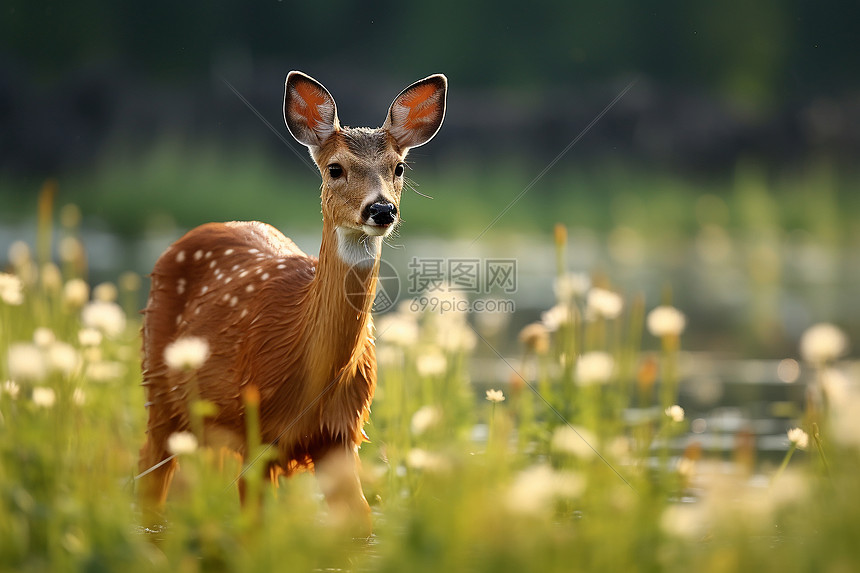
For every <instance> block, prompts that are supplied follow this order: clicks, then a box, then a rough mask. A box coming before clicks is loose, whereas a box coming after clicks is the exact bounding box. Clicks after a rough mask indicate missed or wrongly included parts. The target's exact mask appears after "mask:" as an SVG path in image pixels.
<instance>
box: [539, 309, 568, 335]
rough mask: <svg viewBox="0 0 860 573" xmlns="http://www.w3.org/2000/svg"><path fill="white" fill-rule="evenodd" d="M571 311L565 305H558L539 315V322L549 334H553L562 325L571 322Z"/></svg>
mask: <svg viewBox="0 0 860 573" xmlns="http://www.w3.org/2000/svg"><path fill="white" fill-rule="evenodd" d="M572 313H573V311H572V309H571V308H570V307H569V306H568V305H567V304H562V303H559V304H557V305H555V306H553V307H552V308H550V309H549V310H547V311H544V312H542V313H541V314H540V321H541V323H542V324H543V325H544V326H545V327H546V329H547V330H548V331H550V332H555V331H556V330H558V329H559V328H561V326H562V325H564V324H570V323H571V321H572V320H573V316H572Z"/></svg>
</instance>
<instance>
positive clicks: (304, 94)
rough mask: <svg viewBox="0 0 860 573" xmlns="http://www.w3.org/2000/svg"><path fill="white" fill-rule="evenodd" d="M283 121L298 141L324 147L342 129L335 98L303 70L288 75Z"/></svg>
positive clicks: (310, 145) (311, 145) (309, 145)
mask: <svg viewBox="0 0 860 573" xmlns="http://www.w3.org/2000/svg"><path fill="white" fill-rule="evenodd" d="M284 121H285V122H286V124H287V128H288V129H289V130H290V133H291V134H292V135H293V137H295V138H296V141H298V142H299V143H302V144H304V145H306V146H308V147H321V146H322V145H323V144H324V143H325V142H326V140H328V138H329V137H331V134H332V133H334V132H335V131H337V130H338V129H339V128H340V125H339V123H338V120H337V107H336V106H335V104H334V98H333V97H331V94H330V93H328V90H327V89H325V87H323V85H322V84H321V83H319V82H318V81H316V80H315V79H313V78H312V77H310V76H308V75H306V74H303V73H302V72H290V73H289V74H287V81H286V86H285V88H284Z"/></svg>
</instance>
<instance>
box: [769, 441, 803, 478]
mask: <svg viewBox="0 0 860 573" xmlns="http://www.w3.org/2000/svg"><path fill="white" fill-rule="evenodd" d="M796 449H797V444H795V443H794V442H792V443H791V447H790V448H789V449H788V451H787V452H786V453H785V457H784V458H782V463H781V464H780V465H779V469H778V470H776V473H775V474H773V478H771V480H770V485H771V486H773V484H774V483H775V482H776V480H777V479H779V476H781V475H782V472H784V471H785V468H787V467H788V461H789V460H790V459H791V456H793V455H794V451H795V450H796Z"/></svg>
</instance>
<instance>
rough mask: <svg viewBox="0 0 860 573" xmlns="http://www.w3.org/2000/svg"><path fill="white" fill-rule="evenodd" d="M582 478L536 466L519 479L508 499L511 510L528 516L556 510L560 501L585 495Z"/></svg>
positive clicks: (518, 476) (548, 467) (523, 472)
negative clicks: (556, 502) (555, 507)
mask: <svg viewBox="0 0 860 573" xmlns="http://www.w3.org/2000/svg"><path fill="white" fill-rule="evenodd" d="M585 485H586V482H585V479H584V478H583V477H582V475H580V474H578V473H574V472H570V471H556V470H553V469H552V468H551V467H550V466H549V465H546V464H541V465H537V466H532V467H530V468H528V469H526V470H523V471H522V472H520V473H519V475H517V477H516V478H515V479H514V483H513V484H511V486H510V488H509V490H508V494H507V496H506V498H505V505H506V506H507V508H508V510H509V511H511V512H514V513H520V514H526V515H541V514H544V513H546V512H548V511H549V510H551V509H552V503H553V501H555V500H556V499H558V498H563V499H570V498H575V497H579V496H580V495H582V493H583V492H584V491H585Z"/></svg>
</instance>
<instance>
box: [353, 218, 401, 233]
mask: <svg viewBox="0 0 860 573" xmlns="http://www.w3.org/2000/svg"><path fill="white" fill-rule="evenodd" d="M394 225H395V221H394V220H392V221H391V222H388V223H382V224H381V223H377V222H375V221H372V220H368V221H367V222H366V223H364V224H363V225H362V226H361V232H362V233H364V234H365V235H367V236H369V237H382V236H383V235H387V234H388V233H390V232H391V229H393V228H394Z"/></svg>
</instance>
